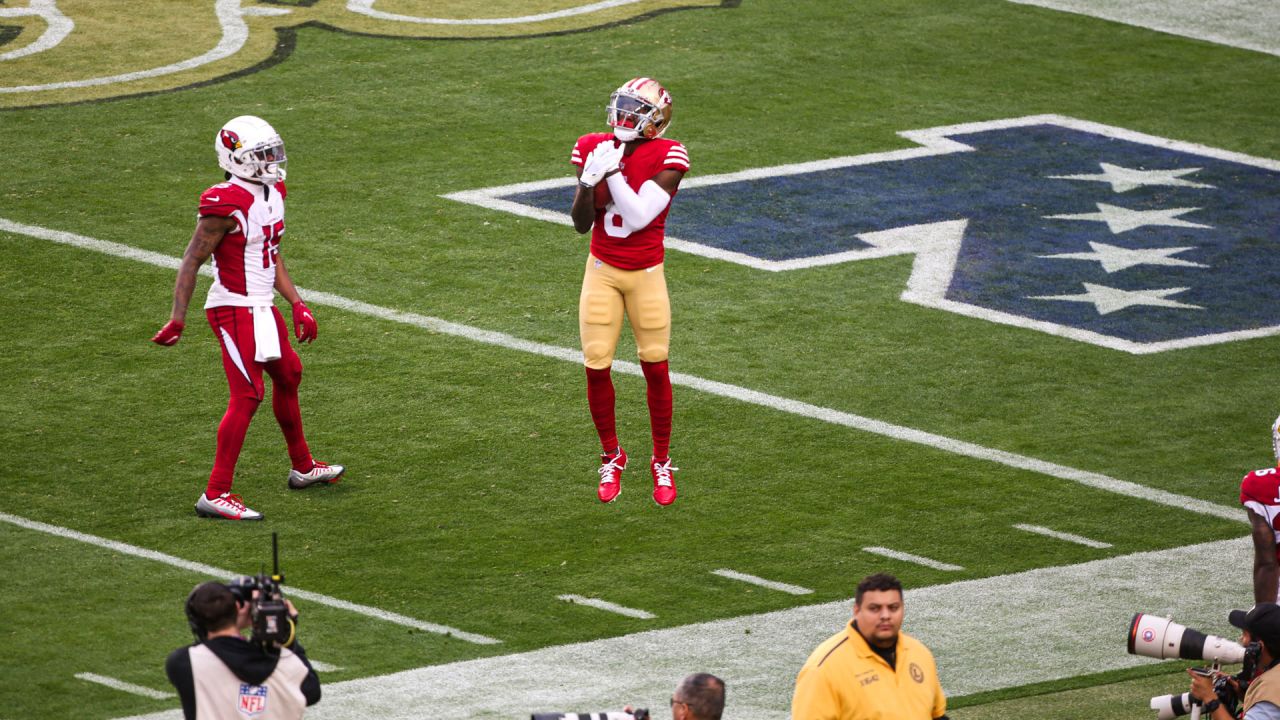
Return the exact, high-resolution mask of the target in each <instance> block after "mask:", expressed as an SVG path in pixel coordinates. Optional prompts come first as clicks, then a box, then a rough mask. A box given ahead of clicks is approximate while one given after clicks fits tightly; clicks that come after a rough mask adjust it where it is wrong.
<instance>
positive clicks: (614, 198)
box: [570, 77, 689, 505]
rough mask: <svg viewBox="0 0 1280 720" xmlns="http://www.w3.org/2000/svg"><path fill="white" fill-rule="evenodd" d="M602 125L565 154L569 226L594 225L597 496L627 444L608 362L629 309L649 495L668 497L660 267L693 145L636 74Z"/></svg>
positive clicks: (591, 336) (590, 395)
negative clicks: (674, 129)
mask: <svg viewBox="0 0 1280 720" xmlns="http://www.w3.org/2000/svg"><path fill="white" fill-rule="evenodd" d="M607 122H608V124H609V126H610V128H611V129H612V132H608V133H589V134H587V135H583V136H582V137H580V138H578V142H577V143H576V144H575V145H574V146H573V154H572V156H571V161H572V162H573V164H574V165H575V166H577V172H578V189H577V192H576V194H575V195H574V197H573V207H572V208H571V209H570V214H571V215H572V216H573V226H574V228H575V229H576V230H577V231H578V232H579V233H585V232H587V231H590V232H591V250H590V253H589V254H588V255H587V269H586V274H585V276H584V277H583V280H582V294H581V296H580V297H579V300H578V331H579V333H580V335H581V337H582V352H583V356H584V360H585V362H586V366H587V403H588V405H589V406H590V408H591V419H592V422H594V423H595V426H596V432H597V433H598V434H599V435H600V445H601V447H602V449H603V453H602V454H601V456H600V484H599V487H598V488H597V491H596V494H597V497H599V498H600V501H601V502H606V503H607V502H613V500H614V499H615V498H617V497H618V493H619V491H620V490H621V484H620V483H621V480H622V471H623V469H625V468H626V466H627V454H626V453H625V452H624V451H623V450H622V447H621V446H620V445H619V444H618V435H617V431H616V427H615V422H614V392H613V381H612V379H610V376H609V368H610V366H612V364H613V354H614V350H615V348H616V347H617V344H618V336H619V335H620V334H621V332H622V318H623V315H624V314H625V315H626V317H627V318H629V319H630V321H631V329H632V332H634V333H635V337H636V348H637V350H638V353H639V355H640V367H641V368H642V369H643V370H644V378H645V383H646V385H647V398H648V402H649V423H650V428H651V431H652V435H653V456H652V457H651V458H650V460H649V471H650V474H652V475H653V499H654V501H655V502H657V503H658V504H659V505H670V504H671V503H672V502H675V499H676V484H675V480H674V478H673V477H672V473H674V472H675V471H676V469H677V468H675V467H672V465H671V458H670V456H669V455H668V449H669V446H670V443H671V377H670V373H669V371H668V369H667V351H668V347H669V345H670V340H671V302H670V300H669V298H668V296H667V281H666V277H665V276H664V275H663V270H662V261H663V238H664V230H663V228H664V226H665V224H666V219H667V213H668V212H669V211H670V210H671V198H673V197H674V196H675V194H676V191H677V190H678V189H679V187H680V180H681V178H683V177H684V174H685V173H686V172H688V171H689V154H688V152H687V151H686V150H685V148H684V146H683V145H681V144H680V143H678V142H676V141H675V140H668V139H665V138H663V137H662V134H663V133H664V132H666V130H667V128H668V127H670V125H671V95H670V93H668V92H667V90H666V89H665V88H663V87H662V85H660V84H658V81H656V80H653V79H652V78H644V77H642V78H635V79H634V80H631V81H629V82H627V83H626V84H624V85H623V86H622V87H620V88H618V89H617V90H616V91H614V93H613V95H612V96H611V97H610V98H609V106H608V115H607Z"/></svg>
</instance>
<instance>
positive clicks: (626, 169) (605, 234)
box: [570, 133, 689, 270]
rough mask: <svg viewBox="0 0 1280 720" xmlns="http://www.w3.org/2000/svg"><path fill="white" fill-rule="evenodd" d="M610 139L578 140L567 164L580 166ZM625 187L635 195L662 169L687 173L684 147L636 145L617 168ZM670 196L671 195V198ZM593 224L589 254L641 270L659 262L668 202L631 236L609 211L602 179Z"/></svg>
mask: <svg viewBox="0 0 1280 720" xmlns="http://www.w3.org/2000/svg"><path fill="white" fill-rule="evenodd" d="M606 140H609V141H612V140H613V135H612V134H611V133H589V134H587V135H583V136H582V137H580V138H578V142H577V143H576V144H574V146H573V154H572V155H571V156H570V162H572V163H573V164H574V165H576V166H578V167H582V165H583V163H584V162H585V161H586V159H587V154H588V153H590V152H591V151H592V150H593V149H595V146H596V145H599V144H600V143H602V142H604V141H606ZM619 167H620V168H621V171H622V177H623V178H624V179H625V180H626V181H627V185H629V186H630V187H631V189H632V190H635V191H636V192H639V191H640V186H641V185H644V184H645V183H646V182H648V181H649V180H652V179H653V177H654V176H655V175H657V174H658V173H660V172H662V171H663V170H667V169H671V170H679V171H680V172H689V153H688V151H687V150H685V147H684V145H681V144H680V143H678V142H676V141H675V140H664V139H662V138H657V139H656V140H648V141H645V142H638V143H636V145H635V150H633V151H632V152H631V154H630V155H627V156H625V157H623V158H622V163H621V165H620V166H619ZM672 197H674V195H673V196H672ZM595 205H596V221H595V225H593V226H592V228H591V254H592V255H594V256H596V257H597V258H599V259H601V260H603V261H605V262H607V263H609V264H610V265H612V266H614V267H616V268H621V269H623V270H643V269H644V268H649V267H653V266H654V265H658V264H660V263H661V262H662V258H663V246H662V241H663V238H664V237H665V236H666V232H665V228H666V223H667V213H668V212H670V211H671V204H670V203H668V204H667V206H666V207H665V208H663V210H662V212H660V213H658V216H657V217H656V218H654V219H653V222H651V223H649V224H648V225H646V226H645V227H643V228H641V229H639V230H636V231H635V232H633V233H627V231H626V229H625V228H624V227H623V223H622V217H621V216H620V215H618V213H617V212H615V211H614V209H613V199H612V198H611V197H610V195H609V186H608V184H607V183H606V182H604V181H603V180H602V181H601V182H600V184H599V185H596V201H595Z"/></svg>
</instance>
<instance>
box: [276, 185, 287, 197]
mask: <svg viewBox="0 0 1280 720" xmlns="http://www.w3.org/2000/svg"><path fill="white" fill-rule="evenodd" d="M276 192H278V193H280V199H281V200H283V199H285V198H287V197H289V189H288V188H286V187H285V186H284V183H283V182H278V183H276Z"/></svg>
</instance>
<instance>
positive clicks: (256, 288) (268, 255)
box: [198, 177, 285, 308]
mask: <svg viewBox="0 0 1280 720" xmlns="http://www.w3.org/2000/svg"><path fill="white" fill-rule="evenodd" d="M284 198H285V187H284V183H276V184H275V186H274V187H271V188H269V187H267V186H265V185H259V184H257V183H251V182H249V181H247V180H241V179H240V178H238V177H232V178H231V179H230V180H228V181H227V182H224V183H218V184H217V185H214V186H213V187H211V188H209V189H208V190H205V191H204V192H203V193H201V194H200V211H199V215H198V216H199V217H208V216H214V217H229V218H231V219H232V220H235V222H236V227H235V229H234V230H232V231H231V232H228V233H227V234H226V235H224V236H223V237H222V242H220V243H218V247H217V248H216V249H215V250H214V251H213V286H212V287H210V288H209V297H208V298H207V299H206V300H205V303H204V306H205V307H206V308H212V307H222V306H225V305H235V306H239V307H260V306H262V305H270V304H271V301H272V299H273V298H274V297H275V284H276V267H275V266H276V256H277V255H278V254H279V253H280V237H281V236H282V235H284Z"/></svg>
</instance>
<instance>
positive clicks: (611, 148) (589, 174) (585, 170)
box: [578, 140, 622, 187]
mask: <svg viewBox="0 0 1280 720" xmlns="http://www.w3.org/2000/svg"><path fill="white" fill-rule="evenodd" d="M621 162H622V146H621V145H614V144H613V141H612V140H605V141H604V142H602V143H600V144H599V145H596V146H595V149H593V150H592V151H591V152H589V153H587V159H586V160H585V161H584V162H583V163H582V175H581V176H579V178H578V182H580V183H582V184H583V185H586V186H587V187H595V186H596V185H597V184H599V182H600V181H601V180H603V179H604V177H605V176H606V175H609V174H610V173H613V172H615V171H617V169H618V164H619V163H621Z"/></svg>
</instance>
